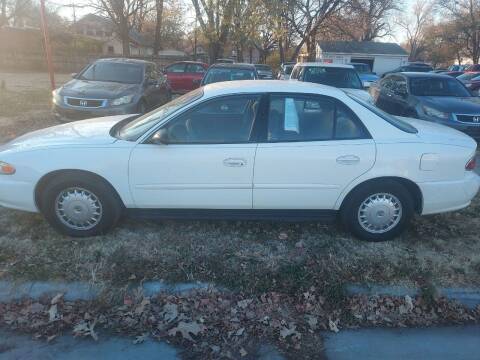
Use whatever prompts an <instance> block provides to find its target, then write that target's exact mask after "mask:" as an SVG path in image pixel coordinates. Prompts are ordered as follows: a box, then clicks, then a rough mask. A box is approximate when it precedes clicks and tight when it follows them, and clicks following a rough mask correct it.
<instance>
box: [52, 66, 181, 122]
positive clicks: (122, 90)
mask: <svg viewBox="0 0 480 360" xmlns="http://www.w3.org/2000/svg"><path fill="white" fill-rule="evenodd" d="M72 77H73V79H72V80H70V81H69V82H67V83H66V84H65V85H63V86H62V87H60V88H58V89H56V90H54V91H53V93H52V103H53V113H54V115H55V117H56V118H57V119H58V120H60V121H63V122H65V121H72V120H80V119H87V118H92V117H99V116H108V115H120V114H132V113H133V114H135V113H140V114H143V113H145V112H147V111H148V110H151V109H154V108H156V107H158V106H160V105H163V104H165V103H166V102H168V101H170V100H171V98H172V91H171V88H170V85H169V83H168V81H167V79H166V77H165V76H164V75H163V74H162V73H161V72H160V71H158V69H157V67H156V65H155V63H152V62H148V61H142V60H132V59H121V58H119V59H101V60H97V61H95V62H94V63H92V64H90V65H88V66H87V67H85V68H84V69H83V70H82V71H81V72H79V73H78V74H72Z"/></svg>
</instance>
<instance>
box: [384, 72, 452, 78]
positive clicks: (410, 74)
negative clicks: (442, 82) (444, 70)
mask: <svg viewBox="0 0 480 360" xmlns="http://www.w3.org/2000/svg"><path fill="white" fill-rule="evenodd" d="M394 74H402V75H404V76H406V77H408V78H434V79H437V78H439V79H452V77H451V76H450V75H446V74H437V73H432V72H415V71H404V72H399V73H392V74H389V75H394Z"/></svg>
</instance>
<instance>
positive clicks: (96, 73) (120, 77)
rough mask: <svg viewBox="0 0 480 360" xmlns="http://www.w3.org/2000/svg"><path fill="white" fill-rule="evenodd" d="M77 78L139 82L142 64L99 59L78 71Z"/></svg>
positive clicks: (141, 74) (141, 77) (128, 82)
mask: <svg viewBox="0 0 480 360" xmlns="http://www.w3.org/2000/svg"><path fill="white" fill-rule="evenodd" d="M78 79H80V80H88V81H107V82H119V83H125V84H140V83H141V82H142V81H143V66H142V65H140V64H122V63H118V62H107V61H100V62H96V63H93V64H92V65H90V66H89V67H88V68H87V69H85V70H84V71H83V72H82V73H80V75H79V76H78Z"/></svg>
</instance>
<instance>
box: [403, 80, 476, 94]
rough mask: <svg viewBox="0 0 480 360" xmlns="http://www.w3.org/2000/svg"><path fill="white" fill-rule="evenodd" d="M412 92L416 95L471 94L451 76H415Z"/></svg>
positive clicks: (411, 81)
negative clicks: (450, 77)
mask: <svg viewBox="0 0 480 360" xmlns="http://www.w3.org/2000/svg"><path fill="white" fill-rule="evenodd" d="M410 92H411V93H412V95H415V96H454V97H470V96H471V95H470V93H469V92H468V90H467V89H466V88H465V86H463V85H462V83H461V82H460V81H458V80H456V79H449V78H416V79H415V78H413V79H411V80H410Z"/></svg>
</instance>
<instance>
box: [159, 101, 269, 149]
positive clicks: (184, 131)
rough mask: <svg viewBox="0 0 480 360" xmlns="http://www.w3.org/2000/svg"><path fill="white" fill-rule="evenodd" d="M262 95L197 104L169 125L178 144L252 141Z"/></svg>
mask: <svg viewBox="0 0 480 360" xmlns="http://www.w3.org/2000/svg"><path fill="white" fill-rule="evenodd" d="M259 101H260V96H258V95H252V96H228V97H223V98H219V99H215V100H211V101H207V102H205V103H203V104H200V105H198V106H196V107H195V108H194V109H192V110H190V111H188V112H187V113H185V114H182V115H180V116H179V117H178V118H176V119H174V120H173V121H171V122H169V123H168V124H167V125H166V127H165V128H166V129H167V133H168V138H169V141H170V142H171V143H174V144H175V143H177V144H222V143H243V142H248V141H249V139H250V134H251V131H252V127H253V123H254V121H255V116H256V113H257V109H258V104H259Z"/></svg>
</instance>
